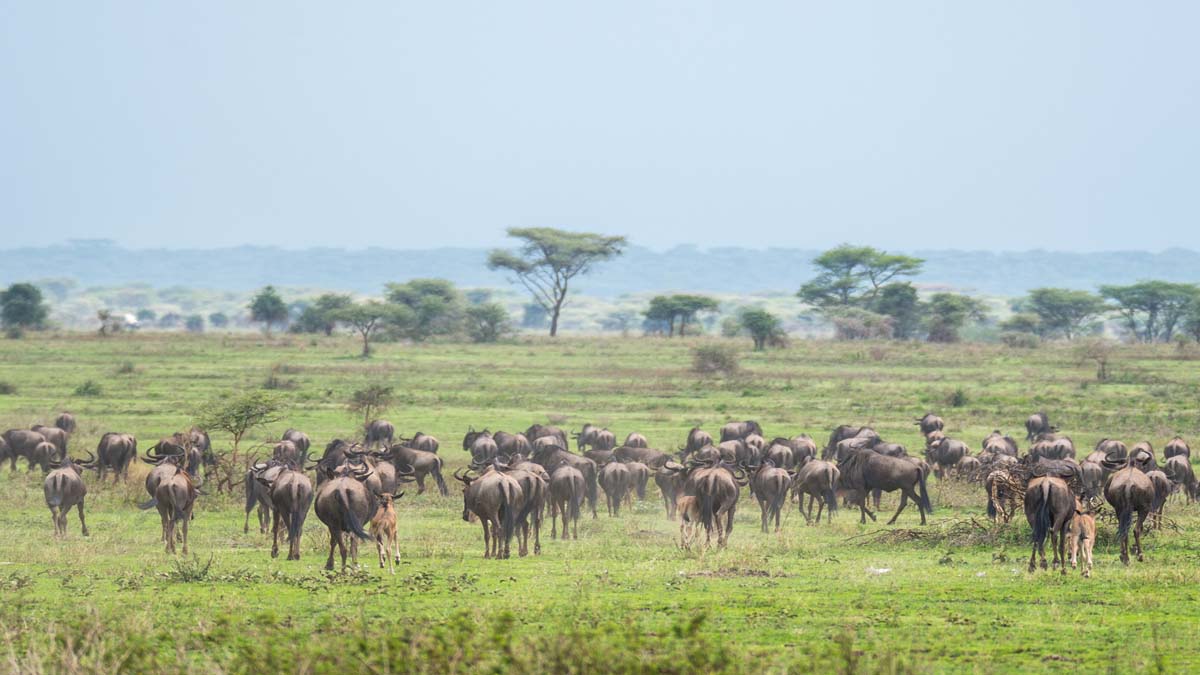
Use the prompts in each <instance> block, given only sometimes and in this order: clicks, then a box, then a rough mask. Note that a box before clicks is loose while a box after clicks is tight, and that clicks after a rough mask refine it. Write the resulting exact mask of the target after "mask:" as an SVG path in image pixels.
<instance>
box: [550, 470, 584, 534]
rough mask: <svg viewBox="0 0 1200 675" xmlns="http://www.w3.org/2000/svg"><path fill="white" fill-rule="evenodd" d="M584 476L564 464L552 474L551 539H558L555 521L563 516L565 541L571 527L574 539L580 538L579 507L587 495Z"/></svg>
mask: <svg viewBox="0 0 1200 675" xmlns="http://www.w3.org/2000/svg"><path fill="white" fill-rule="evenodd" d="M586 489H587V488H586V487H585V486H584V483H583V474H582V473H580V472H579V469H576V468H575V467H573V466H569V465H567V464H563V465H562V466H559V467H558V468H557V469H555V470H554V471H552V472H551V473H550V538H551V539H555V538H557V536H558V535H557V530H556V526H555V520H556V518H557V517H558V516H560V515H561V516H562V523H563V527H562V531H563V539H566V538H567V526H568V525H570V526H571V531H572V532H573V537H572V538H573V539H578V538H579V505H580V504H582V503H583V498H584V495H585V493H586Z"/></svg>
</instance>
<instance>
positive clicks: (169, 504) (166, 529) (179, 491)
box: [154, 469, 197, 555]
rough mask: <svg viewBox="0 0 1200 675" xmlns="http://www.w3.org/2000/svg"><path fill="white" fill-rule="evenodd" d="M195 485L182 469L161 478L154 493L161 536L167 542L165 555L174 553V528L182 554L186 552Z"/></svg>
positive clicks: (194, 497)
mask: <svg viewBox="0 0 1200 675" xmlns="http://www.w3.org/2000/svg"><path fill="white" fill-rule="evenodd" d="M196 494H197V493H196V485H195V483H194V482H193V481H192V476H191V475H190V474H189V473H188V472H187V471H184V470H182V469H179V470H177V471H176V472H175V474H174V475H172V476H168V477H165V478H163V480H162V482H160V483H159V484H158V488H157V489H156V490H155V491H154V503H155V505H156V506H157V507H158V515H159V517H160V518H162V530H163V532H162V536H163V540H165V541H166V542H167V553H171V554H174V553H175V528H176V527H178V528H180V530H181V532H182V535H183V536H182V539H183V554H184V555H187V552H188V523H189V522H191V520H192V508H193V507H194V506H195V504H196Z"/></svg>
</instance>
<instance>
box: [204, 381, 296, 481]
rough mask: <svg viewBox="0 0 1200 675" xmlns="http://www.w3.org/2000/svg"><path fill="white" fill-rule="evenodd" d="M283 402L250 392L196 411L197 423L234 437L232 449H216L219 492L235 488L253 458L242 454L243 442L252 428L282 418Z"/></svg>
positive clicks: (206, 405) (262, 393) (212, 402)
mask: <svg viewBox="0 0 1200 675" xmlns="http://www.w3.org/2000/svg"><path fill="white" fill-rule="evenodd" d="M283 413H284V404H283V402H282V400H280V399H279V398H278V397H276V396H274V395H272V394H269V393H267V392H265V391H247V392H245V393H241V394H235V395H233V396H226V397H223V398H217V399H213V400H211V401H209V402H207V403H205V404H204V405H203V406H202V407H201V408H200V410H198V411H197V413H196V426H197V427H199V428H201V429H204V430H206V431H210V432H212V431H224V432H226V433H228V434H229V436H230V437H231V438H232V439H233V447H232V448H230V449H229V450H223V451H218V450H217V449H215V448H214V449H213V455H214V456H215V457H216V459H217V491H218V492H224V491H225V490H227V489H232V488H233V484H234V481H235V480H237V479H238V478H240V477H241V476H242V475H243V473H244V472H245V470H246V469H248V468H249V463H250V460H251V459H252V458H251V457H243V456H242V455H241V442H242V439H243V438H245V436H246V434H247V433H249V432H250V430H252V429H254V428H256V427H261V426H264V425H267V424H274V423H275V422H278V421H279V420H281V419H283Z"/></svg>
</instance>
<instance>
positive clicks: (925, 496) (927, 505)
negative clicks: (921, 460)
mask: <svg viewBox="0 0 1200 675" xmlns="http://www.w3.org/2000/svg"><path fill="white" fill-rule="evenodd" d="M917 488H918V491H917V496H919V497H920V498H921V506H922V507H923V508H924V509H925V513H933V502H931V501H929V490H927V489H926V488H925V472H924V471H920V470H918V471H917Z"/></svg>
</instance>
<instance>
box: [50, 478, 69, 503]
mask: <svg viewBox="0 0 1200 675" xmlns="http://www.w3.org/2000/svg"><path fill="white" fill-rule="evenodd" d="M66 481H67V479H66V477H65V476H61V475H59V476H55V477H54V481H53V482H52V483H51V484H50V494H49V496H47V497H46V504H47V505H49V506H62V496H63V487H64V484H65V483H66Z"/></svg>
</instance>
